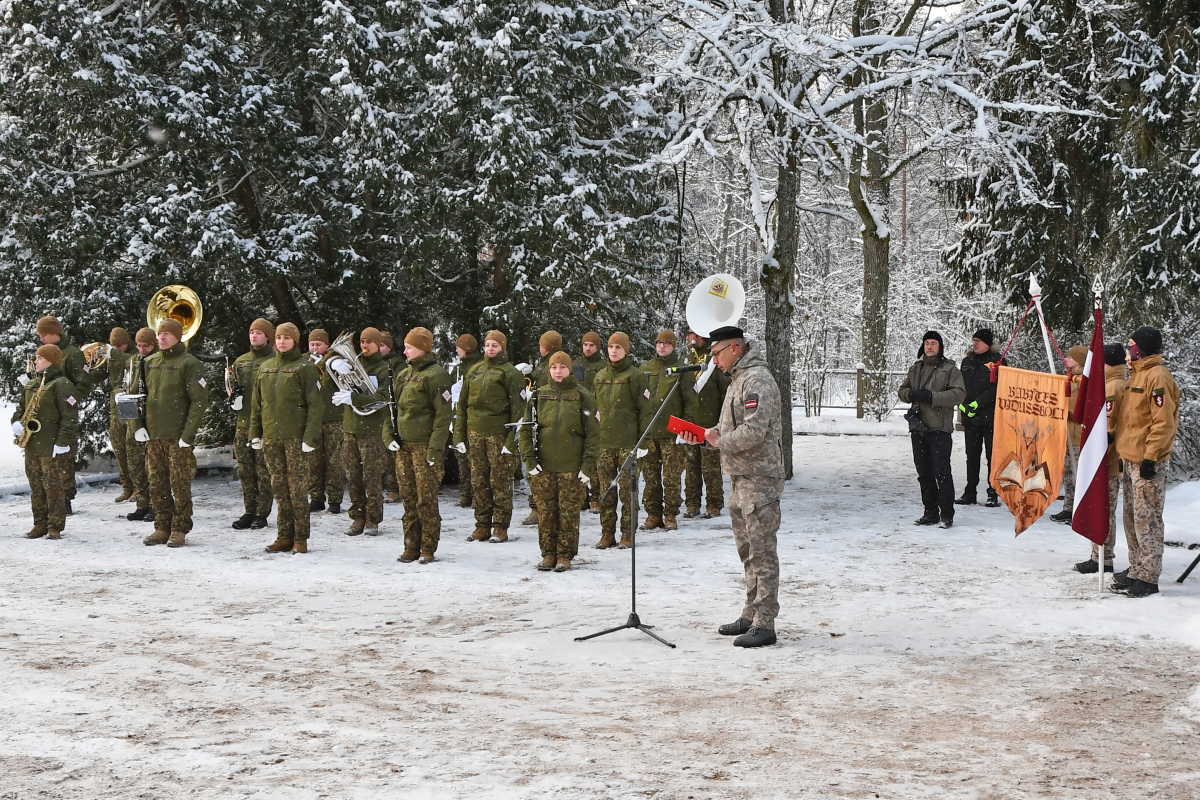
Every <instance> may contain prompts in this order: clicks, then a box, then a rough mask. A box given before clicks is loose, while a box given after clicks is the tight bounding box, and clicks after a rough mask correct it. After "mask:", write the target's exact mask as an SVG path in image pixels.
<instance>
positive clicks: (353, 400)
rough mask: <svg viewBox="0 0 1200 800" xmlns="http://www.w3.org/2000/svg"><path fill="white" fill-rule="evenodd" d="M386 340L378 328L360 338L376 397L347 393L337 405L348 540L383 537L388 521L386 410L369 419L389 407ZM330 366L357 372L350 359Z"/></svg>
mask: <svg viewBox="0 0 1200 800" xmlns="http://www.w3.org/2000/svg"><path fill="white" fill-rule="evenodd" d="M382 341H383V337H382V336H380V334H379V329H378V328H363V332H362V333H360V334H359V335H358V347H359V350H360V351H361V352H360V353H359V355H358V361H359V363H360V364H362V367H363V369H365V370H366V371H367V375H369V376H370V381H371V384H372V385H373V386H374V389H375V391H374V392H372V393H371V394H363V393H361V392H354V391H351V390H349V389H342V390H339V391H336V392H334V393H333V404H334V405H336V406H343V411H342V466H343V468H344V469H345V470H346V488H347V489H348V490H349V492H350V529H349V530H348V531H346V535H347V536H358V535H359V534H361V533H365V534H366V535H367V536H378V535H379V523H380V522H382V521H383V473H384V470H385V467H386V464H385V461H384V460H385V459H386V458H387V453H386V452H385V451H384V449H383V428H384V427H385V426H387V425H389V424H390V423H389V421H388V417H389V415H390V414H389V411H388V408H387V406H386V405H383V406H382V407H380V408H378V409H377V410H375V411H373V412H371V413H369V414H360V413H358V411H356V410H355V409H365V408H366V407H367V406H369V405H372V404H376V403H387V398H388V387H387V386H385V385H384V384H385V383H386V382H387V370H388V365H387V362H386V361H384V359H383V355H382V354H381V353H380V352H379V344H380V342H382ZM326 366H327V367H328V368H329V369H330V370H332V371H334V372H337V373H338V374H340V375H345V374H348V373H349V372H350V371H351V366H350V365H349V364H347V363H346V361H345V360H344V359H341V358H333V359H327V361H326Z"/></svg>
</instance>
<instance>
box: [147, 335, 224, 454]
mask: <svg viewBox="0 0 1200 800" xmlns="http://www.w3.org/2000/svg"><path fill="white" fill-rule="evenodd" d="M207 386H208V384H207V383H206V382H205V380H204V365H203V364H201V363H200V359H198V358H196V357H195V356H194V355H192V354H191V353H189V352H188V351H187V348H186V347H184V345H183V342H178V343H176V345H175V346H174V347H172V348H171V349H170V350H160V351H159V352H157V353H153V354H152V355H149V356H147V357H146V418H145V420H141V421H140V422H141V423H142V424H141V425H139V427H144V428H145V429H146V431H147V432H148V433H149V434H150V438H151V439H170V440H171V441H172V442H176V441H179V440H180V439H182V440H183V441H185V442H187V443H188V444H194V443H195V442H196V432H197V431H198V430H200V422H201V421H202V420H203V419H204V412H205V410H207V409H208V389H207Z"/></svg>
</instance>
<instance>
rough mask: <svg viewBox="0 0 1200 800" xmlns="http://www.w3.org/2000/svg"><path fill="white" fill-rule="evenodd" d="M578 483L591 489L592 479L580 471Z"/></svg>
mask: <svg viewBox="0 0 1200 800" xmlns="http://www.w3.org/2000/svg"><path fill="white" fill-rule="evenodd" d="M579 482H580V483H582V484H583V485H584V486H585V487H587V488H589V489H590V488H592V479H591V478H589V477H588V476H587V475H584V474H583V472H582V471H580V473H579Z"/></svg>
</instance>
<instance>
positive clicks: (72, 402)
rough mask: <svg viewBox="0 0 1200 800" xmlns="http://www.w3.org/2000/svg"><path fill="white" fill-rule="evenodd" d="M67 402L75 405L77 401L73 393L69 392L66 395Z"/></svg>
mask: <svg viewBox="0 0 1200 800" xmlns="http://www.w3.org/2000/svg"><path fill="white" fill-rule="evenodd" d="M67 402H68V403H70V404H71V405H75V404H76V403H78V402H79V401H78V400H76V399H75V395H73V394H69V395H67Z"/></svg>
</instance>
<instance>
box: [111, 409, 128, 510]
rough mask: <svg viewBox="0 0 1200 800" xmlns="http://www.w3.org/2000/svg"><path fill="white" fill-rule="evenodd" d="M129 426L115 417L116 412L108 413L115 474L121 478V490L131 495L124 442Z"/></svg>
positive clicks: (126, 451)
mask: <svg viewBox="0 0 1200 800" xmlns="http://www.w3.org/2000/svg"><path fill="white" fill-rule="evenodd" d="M128 428H129V426H128V425H126V424H125V420H123V419H121V418H120V417H118V416H117V410H116V409H115V408H114V409H111V410H110V411H109V413H108V441H109V443H110V444H111V445H112V451H113V458H114V459H116V462H117V474H118V475H120V477H121V488H122V489H124V490H125V491H127V492H129V493H130V494H132V493H133V492H134V487H133V477H132V476H131V475H130V474H129V446H128V445H127V444H126V442H125V440H126V438H127V437H128V436H129V430H128Z"/></svg>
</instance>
